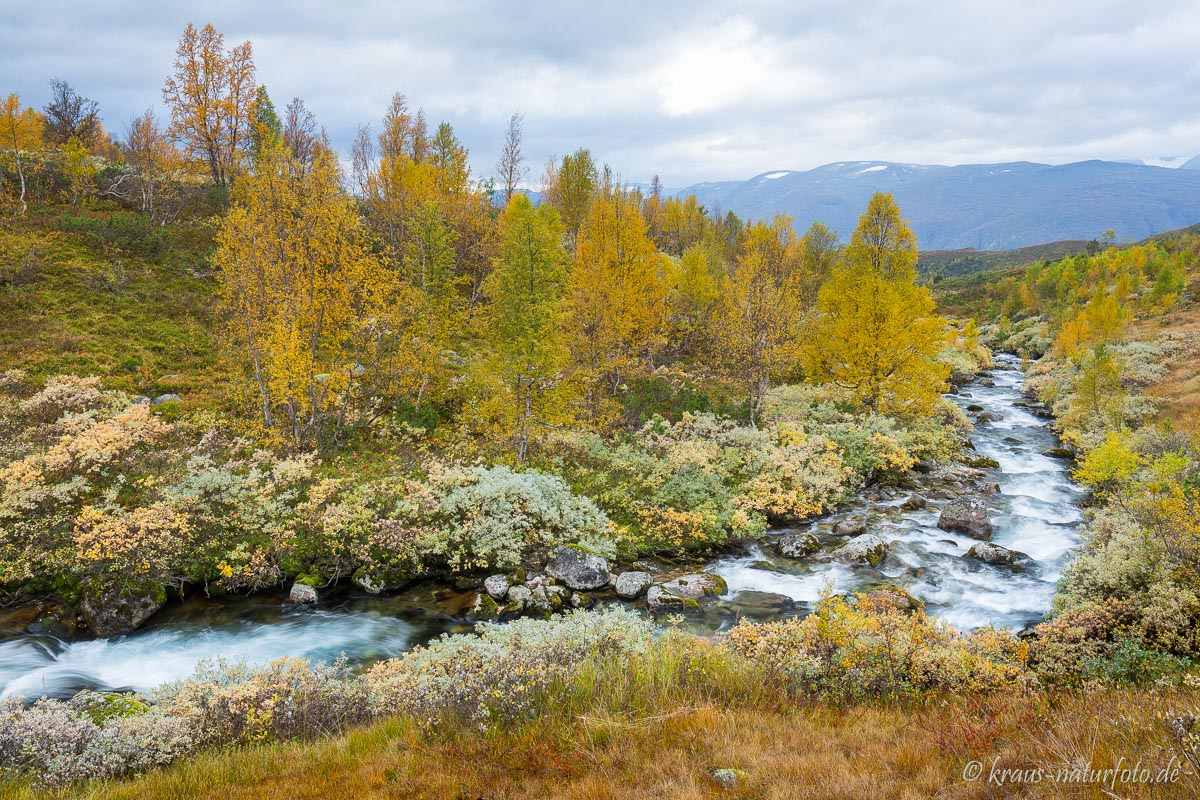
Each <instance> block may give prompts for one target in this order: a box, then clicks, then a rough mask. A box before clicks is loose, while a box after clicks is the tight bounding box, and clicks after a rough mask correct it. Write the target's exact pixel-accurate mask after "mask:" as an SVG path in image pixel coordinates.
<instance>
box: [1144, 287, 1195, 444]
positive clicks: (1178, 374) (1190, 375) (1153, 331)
mask: <svg viewBox="0 0 1200 800" xmlns="http://www.w3.org/2000/svg"><path fill="white" fill-rule="evenodd" d="M1163 334H1171V335H1172V336H1175V337H1177V338H1179V339H1180V340H1181V341H1182V343H1183V352H1182V353H1181V354H1180V356H1179V357H1177V358H1176V359H1175V360H1174V361H1172V362H1171V363H1170V364H1168V365H1167V366H1168V373H1167V377H1166V378H1164V379H1163V380H1162V381H1160V382H1158V383H1157V384H1155V385H1154V386H1151V387H1150V388H1149V390H1148V393H1149V394H1151V395H1153V396H1155V397H1159V398H1161V399H1162V400H1164V401H1165V405H1164V407H1163V408H1162V410H1161V411H1159V414H1158V417H1159V419H1162V420H1169V421H1170V422H1171V424H1172V425H1173V426H1174V427H1175V429H1176V430H1179V431H1183V432H1185V433H1190V434H1196V433H1198V432H1200V306H1194V305H1193V306H1189V307H1186V308H1183V309H1180V310H1178V311H1175V312H1172V313H1170V314H1165V315H1163V316H1159V317H1152V318H1150V319H1147V320H1143V321H1141V322H1139V323H1138V324H1137V325H1136V326H1134V329H1133V331H1131V336H1130V338H1136V339H1145V340H1154V339H1156V338H1158V337H1159V336H1162V335H1163Z"/></svg>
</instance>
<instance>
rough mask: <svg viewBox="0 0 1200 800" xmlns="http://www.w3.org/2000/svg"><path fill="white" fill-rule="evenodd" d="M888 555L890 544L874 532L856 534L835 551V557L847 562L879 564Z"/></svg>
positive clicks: (873, 565)
mask: <svg viewBox="0 0 1200 800" xmlns="http://www.w3.org/2000/svg"><path fill="white" fill-rule="evenodd" d="M887 555H888V545H887V542H885V541H884V540H883V539H880V538H879V537H878V536H876V535H875V534H873V533H864V534H862V535H861V536H855V537H854V538H853V539H851V540H850V541H848V542H846V543H845V544H844V545H842V546H841V547H839V548H838V549H837V550H834V551H833V557H834V558H836V559H837V560H838V561H842V562H844V563H847V564H869V565H871V566H872V567H877V566H879V564H880V562H882V561H883V560H884V559H885V558H887Z"/></svg>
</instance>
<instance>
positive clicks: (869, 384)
mask: <svg viewBox="0 0 1200 800" xmlns="http://www.w3.org/2000/svg"><path fill="white" fill-rule="evenodd" d="M55 91H56V98H55V100H54V102H52V104H51V106H48V107H47V108H46V109H44V110H43V112H42V113H39V112H37V111H35V110H33V109H28V108H22V106H21V104H20V101H19V98H18V97H17V96H16V95H10V96H9V97H8V100H7V102H6V104H5V106H4V107H3V109H2V112H3V113H2V114H0V158H3V165H0V170H2V171H0V176H2V178H3V180H4V181H5V186H4V187H3V188H4V190H5V193H6V195H7V196H9V197H10V198H12V200H13V202H12V207H13V209H14V210H15V211H16V213H25V212H26V211H27V209H28V202H27V198H26V194H27V185H26V182H27V179H28V177H29V176H28V174H27V173H28V172H30V171H36V170H37V169H41V170H43V171H45V170H46V169H47V164H53V165H57V166H55V170H57V172H59V173H62V175H68V174H70V175H73V176H74V177H73V178H68V179H67V180H66V183H67V184H68V185H70V184H71V183H72V181H73V182H74V184H75V185H76V188H75V189H73V190H68V195H69V199H70V200H71V202H73V203H76V204H78V203H87V202H92V201H94V200H95V199H96V198H97V197H109V198H112V199H115V200H117V201H119V202H124V203H126V204H128V205H131V206H133V207H135V208H138V209H139V210H141V211H144V212H146V213H147V214H150V215H151V216H152V217H154V218H155V219H156V220H158V221H160V222H163V223H166V222H169V221H171V220H174V219H176V218H178V216H179V214H180V213H181V211H182V209H184V208H186V207H187V205H188V203H189V202H194V200H195V198H196V196H197V195H198V193H200V194H204V196H206V197H208V198H210V199H211V198H213V197H216V198H217V199H218V201H219V209H220V217H219V225H218V227H219V232H218V234H217V237H216V248H215V252H214V254H213V256H212V262H213V264H214V265H215V266H216V267H217V268H218V281H219V293H218V294H219V298H220V306H221V311H222V312H223V313H222V319H223V321H224V325H225V326H226V332H227V333H228V336H227V337H226V340H227V342H228V346H229V353H230V356H231V357H232V358H233V359H234V360H235V361H236V362H237V363H239V364H241V365H242V366H243V367H244V370H243V374H244V375H245V388H246V392H245V393H244V394H245V396H246V397H248V398H253V402H252V403H250V402H249V401H248V402H247V405H248V406H250V405H252V406H253V408H254V409H255V411H254V413H255V415H256V416H257V418H258V419H259V421H260V422H261V425H262V427H263V429H264V430H265V431H268V432H270V433H271V434H273V435H275V436H277V437H279V439H280V440H281V441H282V442H283V443H284V444H286V445H287V446H290V447H293V448H297V449H307V448H312V447H314V446H335V447H336V446H338V445H340V444H343V443H344V442H345V441H347V439H348V438H349V437H351V436H353V435H354V434H355V432H357V431H361V430H363V429H364V428H369V427H370V426H371V425H372V424H373V423H374V422H376V421H377V420H379V419H381V418H383V417H384V416H387V415H394V414H396V413H397V411H398V410H399V409H412V408H420V407H422V406H425V405H430V404H432V405H435V406H441V407H444V408H451V409H453V410H454V411H455V412H456V413H455V414H454V416H455V417H456V418H457V420H458V422H459V423H460V424H461V426H462V427H463V429H464V430H465V431H466V432H467V433H469V434H470V435H472V436H477V437H480V438H481V439H482V440H484V441H486V442H492V443H495V445H496V446H497V447H500V448H503V449H504V450H506V451H507V452H508V453H510V455H511V457H512V458H514V459H516V460H517V461H523V460H525V459H526V458H528V457H529V455H530V453H531V451H533V450H534V449H535V448H536V447H537V446H538V443H539V441H540V440H541V438H542V437H543V436H544V434H545V433H546V432H547V431H550V430H553V429H555V428H559V427H564V426H579V427H585V428H591V429H600V430H604V429H611V428H612V427H613V426H616V425H618V424H620V422H621V421H622V407H623V406H622V403H623V399H624V398H625V397H626V396H627V394H628V392H629V387H630V386H631V385H632V384H634V383H635V382H637V381H639V380H646V379H650V378H653V377H654V376H657V375H663V374H670V375H671V376H672V379H677V380H683V381H685V382H690V383H694V384H697V385H706V386H715V387H720V388H721V389H722V390H723V391H727V392H728V393H730V394H731V395H733V396H735V397H737V398H740V399H741V406H740V407H741V408H742V409H743V412H742V413H743V415H744V418H745V420H746V421H747V422H748V423H749V424H751V425H755V424H757V421H758V417H759V415H760V413H761V411H762V404H763V400H764V398H765V397H766V395H767V393H768V392H769V391H770V390H771V388H772V387H774V386H777V385H779V384H780V383H784V382H797V381H803V380H807V381H812V382H816V383H822V384H830V385H834V386H836V387H839V389H840V390H841V391H843V392H844V393H846V395H847V396H848V397H850V398H852V401H853V402H854V403H855V404H856V405H858V406H860V407H861V408H865V409H867V410H869V411H872V412H877V413H884V414H891V415H896V416H913V417H915V416H920V415H922V414H925V413H928V411H929V410H930V408H931V407H932V404H933V403H934V402H936V400H937V397H938V395H939V393H940V392H941V391H942V390H943V389H944V388H945V382H946V379H947V376H948V373H949V368H948V367H947V366H945V365H944V364H943V363H941V362H939V360H938V355H939V353H940V352H941V351H942V350H943V348H945V347H946V346H947V345H948V342H949V336H948V329H947V325H946V322H945V320H943V319H942V318H941V317H939V316H937V315H936V314H935V312H934V303H933V300H932V298H931V296H930V294H929V292H928V290H927V289H926V288H925V287H924V286H922V285H920V284H919V283H918V281H917V273H916V259H917V245H916V241H915V238H914V237H913V234H912V232H911V230H910V229H909V228H908V226H907V225H906V223H905V222H904V220H903V219H902V218H901V214H900V210H899V208H898V207H897V206H896V203H895V202H894V200H893V199H892V198H891V196H890V195H886V194H878V195H876V196H875V197H873V198H872V199H871V201H870V203H869V205H868V207H867V208H866V210H865V212H864V214H863V216H862V218H861V220H860V222H859V225H858V227H857V229H856V230H855V231H854V232H853V234H852V235H851V237H850V240H849V242H847V243H845V244H843V243H842V242H840V241H839V238H838V236H837V234H836V233H835V232H833V231H831V230H829V229H828V228H827V227H825V226H824V225H822V224H820V223H814V224H813V225H812V226H811V227H810V228H808V229H807V230H806V231H805V232H804V233H803V234H801V233H799V232H798V231H796V229H795V228H794V226H793V224H792V220H791V219H790V218H789V217H786V216H777V217H775V218H773V219H771V220H759V221H747V220H741V219H739V218H738V217H737V216H736V215H734V214H733V213H726V214H723V215H722V214H715V213H713V212H712V211H711V210H710V209H707V208H705V207H704V206H702V205H701V204H699V203H698V202H697V200H696V198H695V197H686V198H679V197H670V196H665V194H664V192H663V190H662V187H661V183H660V182H659V181H658V180H657V178H655V180H654V182H653V183H652V184H651V185H650V188H649V190H648V191H643V190H641V189H639V188H637V187H632V186H629V185H627V184H625V183H623V182H622V181H621V180H620V178H619V177H618V176H617V174H616V173H615V171H614V170H613V169H612V168H611V167H609V166H608V165H602V164H598V163H596V161H595V160H594V159H593V157H592V154H591V153H590V152H589V151H588V150H587V149H580V150H577V151H576V152H574V153H571V154H569V155H566V156H564V157H562V158H555V159H551V160H550V161H549V162H548V163H547V164H546V166H545V168H544V169H543V170H542V173H541V176H540V185H539V191H538V192H537V193H536V195H535V194H533V193H532V192H529V191H527V183H526V181H527V178H528V175H529V173H530V169H529V166H528V165H527V164H526V157H525V152H524V146H523V125H524V119H523V117H522V115H521V114H519V113H514V114H513V115H512V117H511V118H510V119H509V121H508V125H507V127H506V129H505V131H504V140H503V145H502V148H501V153H500V156H499V158H498V162H497V165H496V174H495V176H494V177H487V178H484V179H479V178H478V177H476V176H474V175H472V172H471V167H470V165H469V162H468V153H467V150H466V148H465V147H464V146H463V144H462V142H461V141H460V140H459V139H458V137H457V135H456V134H455V132H454V129H453V127H452V126H451V125H450V124H449V123H448V122H441V123H439V124H438V125H437V126H436V127H432V126H431V125H430V124H429V123H428V121H427V120H426V118H425V114H424V112H423V110H422V109H420V108H413V107H412V106H411V105H410V104H409V102H408V100H407V99H406V98H405V97H404V96H403V95H401V94H399V93H397V94H396V95H394V96H393V98H392V100H391V102H390V104H389V105H388V107H387V108H386V109H385V110H384V113H383V116H382V119H381V120H380V121H379V122H378V123H377V124H374V125H364V126H362V127H361V128H360V129H359V132H358V135H357V136H356V138H355V141H354V144H353V148H352V152H351V158H350V165H349V169H348V170H343V169H342V166H341V163H340V161H339V159H338V157H337V154H336V153H335V152H334V151H333V149H332V147H331V146H330V143H329V139H328V137H327V136H326V135H325V133H324V131H323V130H322V129H321V128H320V127H319V126H318V123H317V121H316V119H315V117H314V115H313V114H312V113H311V112H310V111H309V110H308V109H307V108H306V107H305V105H304V102H303V100H301V99H300V98H295V99H293V100H292V101H291V102H290V103H289V104H288V105H287V106H286V109H285V111H284V112H283V114H282V115H281V114H280V113H279V112H278V111H277V109H276V106H275V104H274V102H273V101H272V99H271V97H270V95H269V93H268V92H267V90H266V87H265V86H263V85H261V84H259V83H258V82H257V73H256V70H255V65H254V61H253V48H252V45H251V44H250V42H243V43H241V44H238V45H235V46H233V47H228V48H227V47H226V45H225V42H224V37H223V36H222V34H221V33H220V32H219V31H217V30H216V29H215V28H213V27H212V26H211V25H208V26H205V27H204V28H200V29H197V28H196V27H195V26H193V25H189V26H188V27H187V29H186V30H185V31H184V34H183V36H182V38H181V39H180V42H179V45H178V47H177V50H176V60H175V63H174V65H173V67H172V70H171V74H170V75H169V76H168V77H167V79H166V81H165V82H164V86H163V99H164V101H165V103H166V105H167V108H168V109H169V113H170V121H169V124H168V125H167V127H166V128H165V129H164V128H161V127H160V126H159V123H158V122H157V120H156V119H155V116H154V113H153V112H152V111H147V112H146V113H145V114H143V115H142V116H140V117H139V118H137V119H135V120H134V121H132V122H131V123H130V125H129V126H128V128H127V129H126V131H125V135H124V136H123V137H122V138H120V139H119V140H116V141H114V140H113V139H112V138H111V137H109V136H108V135H107V133H105V132H104V131H103V128H102V126H101V125H100V122H99V118H98V109H97V107H96V104H95V103H94V102H93V101H90V100H87V99H86V98H81V97H79V96H78V95H76V94H75V93H74V91H73V90H72V89H71V88H70V87H69V86H68V85H66V84H65V83H62V82H56V83H55ZM52 107H53V112H52ZM431 127H432V130H431ZM64 136H65V137H66V138H65V139H64V138H63V137H64ZM72 153H73V155H72ZM70 163H76V166H75V167H73V168H72V167H69V166H65V165H68V164H70ZM34 165H36V166H34ZM10 175H15V178H16V180H11V179H10ZM10 183H11V184H12V187H11V188H10V186H9V184H10ZM189 198H191V199H190V200H189ZM535 200H536V202H535ZM211 207H212V206H211V205H210V206H209V207H208V208H211Z"/></svg>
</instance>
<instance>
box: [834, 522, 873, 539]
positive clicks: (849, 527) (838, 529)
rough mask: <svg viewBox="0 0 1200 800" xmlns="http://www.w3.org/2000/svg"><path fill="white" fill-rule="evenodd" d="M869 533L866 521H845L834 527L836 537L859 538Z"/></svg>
mask: <svg viewBox="0 0 1200 800" xmlns="http://www.w3.org/2000/svg"><path fill="white" fill-rule="evenodd" d="M866 532H867V521H866V520H865V519H844V520H842V521H841V522H839V523H837V524H836V525H834V526H833V533H834V535H835V536H858V535H859V534H861V533H866Z"/></svg>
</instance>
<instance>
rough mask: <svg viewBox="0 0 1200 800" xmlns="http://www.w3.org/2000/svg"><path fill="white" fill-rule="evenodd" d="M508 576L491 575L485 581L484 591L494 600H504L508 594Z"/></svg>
mask: <svg viewBox="0 0 1200 800" xmlns="http://www.w3.org/2000/svg"><path fill="white" fill-rule="evenodd" d="M508 585H509V584H508V576H507V575H489V576H488V577H487V578H484V579H483V590H484V591H485V592H487V593H488V594H489V595H491V596H492V599H493V600H503V599H504V598H505V596H506V595H507V594H508Z"/></svg>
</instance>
